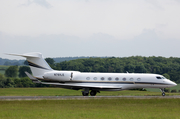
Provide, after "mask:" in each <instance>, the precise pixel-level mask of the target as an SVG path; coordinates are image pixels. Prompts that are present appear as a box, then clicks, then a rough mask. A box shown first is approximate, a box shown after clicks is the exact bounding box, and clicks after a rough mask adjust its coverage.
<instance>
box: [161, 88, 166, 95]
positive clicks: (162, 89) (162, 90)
mask: <svg viewBox="0 0 180 119" xmlns="http://www.w3.org/2000/svg"><path fill="white" fill-rule="evenodd" d="M160 91H161V92H162V96H165V95H166V94H165V91H164V88H160Z"/></svg>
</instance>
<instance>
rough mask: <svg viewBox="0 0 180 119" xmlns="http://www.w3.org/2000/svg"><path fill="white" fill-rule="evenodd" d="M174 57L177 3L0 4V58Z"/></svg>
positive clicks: (178, 41)
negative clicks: (34, 55) (33, 54)
mask: <svg viewBox="0 0 180 119" xmlns="http://www.w3.org/2000/svg"><path fill="white" fill-rule="evenodd" d="M28 52H41V53H42V54H43V56H44V57H51V58H53V57H69V56H70V57H74V56H100V57H101V56H110V57H111V56H114V57H128V56H146V57H149V56H163V57H180V0H0V57H1V58H8V59H23V58H21V57H16V56H9V55H5V54H4V53H18V54H23V53H28Z"/></svg>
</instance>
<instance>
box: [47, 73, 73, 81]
mask: <svg viewBox="0 0 180 119" xmlns="http://www.w3.org/2000/svg"><path fill="white" fill-rule="evenodd" d="M72 75H73V72H71V71H52V72H47V73H45V74H44V78H45V80H49V81H60V82H65V81H71V80H72Z"/></svg>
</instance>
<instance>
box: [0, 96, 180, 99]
mask: <svg viewBox="0 0 180 119" xmlns="http://www.w3.org/2000/svg"><path fill="white" fill-rule="evenodd" d="M112 98H116V99H117V98H127V99H155V98H160V99H170V98H171V99H173V98H174V99H175V98H180V96H0V100H67V99H79V100H82V99H112Z"/></svg>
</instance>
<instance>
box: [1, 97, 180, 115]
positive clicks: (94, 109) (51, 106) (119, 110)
mask: <svg viewBox="0 0 180 119" xmlns="http://www.w3.org/2000/svg"><path fill="white" fill-rule="evenodd" d="M179 110H180V99H89V100H31V101H0V118H1V119H24V118H26V119H44V118H45V119H179V118H180V117H179Z"/></svg>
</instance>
